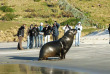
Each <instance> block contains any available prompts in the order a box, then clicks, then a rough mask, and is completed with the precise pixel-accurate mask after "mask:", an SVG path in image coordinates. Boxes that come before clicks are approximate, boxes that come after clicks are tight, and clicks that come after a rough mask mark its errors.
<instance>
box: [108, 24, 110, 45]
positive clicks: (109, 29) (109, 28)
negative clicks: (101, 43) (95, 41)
mask: <svg viewBox="0 0 110 74" xmlns="http://www.w3.org/2000/svg"><path fill="white" fill-rule="evenodd" d="M108 31H109V44H110V24H109V27H108Z"/></svg>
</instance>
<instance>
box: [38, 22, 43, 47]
mask: <svg viewBox="0 0 110 74" xmlns="http://www.w3.org/2000/svg"><path fill="white" fill-rule="evenodd" d="M42 31H43V23H42V22H41V23H40V26H39V35H38V47H42V46H43V32H42Z"/></svg>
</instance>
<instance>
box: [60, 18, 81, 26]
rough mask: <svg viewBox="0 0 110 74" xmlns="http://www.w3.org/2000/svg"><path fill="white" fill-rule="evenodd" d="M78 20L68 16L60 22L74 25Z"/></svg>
mask: <svg viewBox="0 0 110 74" xmlns="http://www.w3.org/2000/svg"><path fill="white" fill-rule="evenodd" d="M79 21H80V20H79V19H75V18H70V19H68V20H66V21H64V22H62V23H61V25H62V26H64V25H66V24H69V25H71V26H75V25H76V24H77V23H78V22H79Z"/></svg>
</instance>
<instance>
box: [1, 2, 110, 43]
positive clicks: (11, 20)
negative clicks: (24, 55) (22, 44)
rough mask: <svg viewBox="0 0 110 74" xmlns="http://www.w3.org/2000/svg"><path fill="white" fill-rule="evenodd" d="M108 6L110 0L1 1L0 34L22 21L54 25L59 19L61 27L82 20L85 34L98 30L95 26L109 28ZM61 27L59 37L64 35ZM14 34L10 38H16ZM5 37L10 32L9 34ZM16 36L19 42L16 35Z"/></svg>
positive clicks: (23, 22)
mask: <svg viewBox="0 0 110 74" xmlns="http://www.w3.org/2000/svg"><path fill="white" fill-rule="evenodd" d="M109 9H110V0H57V1H56V0H1V1H0V26H1V27H0V33H2V32H3V34H4V36H3V37H2V38H4V37H5V35H6V33H8V32H5V31H7V30H10V28H11V27H16V26H18V27H19V26H20V25H22V24H27V26H29V25H30V24H37V25H40V23H41V22H43V23H44V26H45V24H47V23H48V24H51V25H52V24H53V22H54V21H57V22H58V23H60V24H61V27H62V26H64V25H66V24H69V25H71V26H73V27H74V26H75V25H76V24H77V22H78V21H81V22H82V25H83V27H84V28H83V36H84V35H86V34H88V33H91V32H93V31H95V30H96V28H91V27H93V26H96V27H97V29H104V28H107V26H108V24H109V23H110V15H109V12H110V10H109ZM18 27H17V28H16V29H15V31H17V29H18ZM61 27H60V32H61V34H60V36H59V37H61V36H62V35H63V33H62V32H63V30H62V28H61ZM1 30H2V31H1ZM11 33H12V32H10V37H13V35H11ZM15 33H16V32H15ZM15 33H14V34H15ZM6 37H9V35H8V34H7V36H6ZM2 38H1V39H2ZM13 39H14V40H15V41H16V38H13ZM5 40H8V38H5V39H4V41H5ZM25 40H26V39H25ZM8 41H9V40H8Z"/></svg>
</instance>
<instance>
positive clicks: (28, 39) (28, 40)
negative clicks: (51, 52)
mask: <svg viewBox="0 0 110 74" xmlns="http://www.w3.org/2000/svg"><path fill="white" fill-rule="evenodd" d="M29 44H30V38H29V36H27V49H29Z"/></svg>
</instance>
